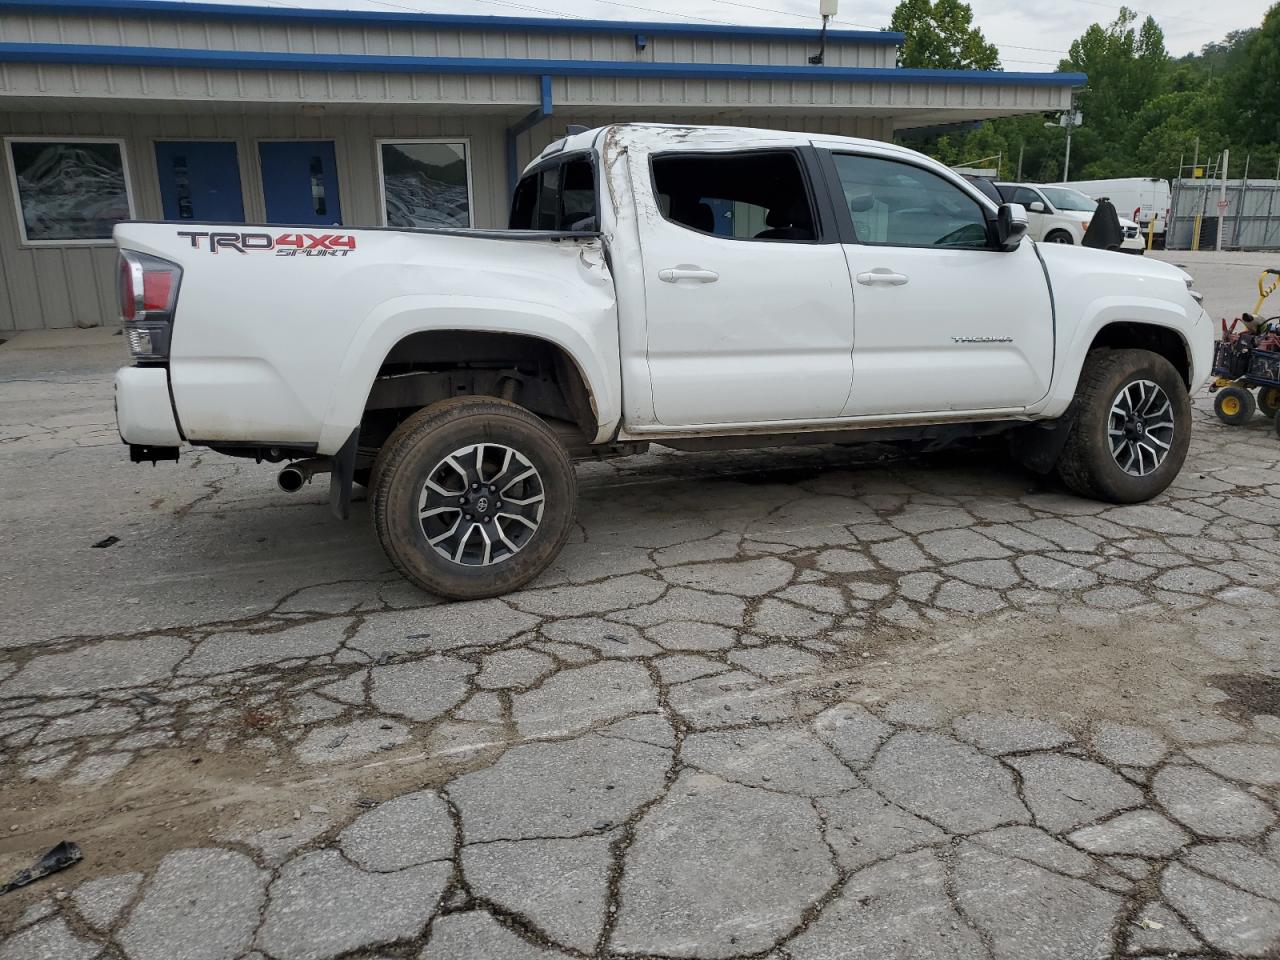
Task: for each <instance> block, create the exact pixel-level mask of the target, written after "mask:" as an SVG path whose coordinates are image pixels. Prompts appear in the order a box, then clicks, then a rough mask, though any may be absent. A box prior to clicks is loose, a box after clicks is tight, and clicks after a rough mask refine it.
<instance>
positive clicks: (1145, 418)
mask: <svg viewBox="0 0 1280 960" xmlns="http://www.w3.org/2000/svg"><path fill="white" fill-rule="evenodd" d="M1075 408H1076V409H1075V422H1074V423H1073V424H1072V426H1071V432H1070V433H1069V434H1068V435H1067V442H1066V445H1065V446H1064V447H1063V450H1062V454H1061V455H1060V456H1059V458H1058V463H1057V470H1058V476H1060V477H1061V478H1062V481H1063V483H1065V484H1066V485H1067V486H1068V487H1070V488H1071V489H1072V490H1073V491H1075V492H1076V493H1078V494H1080V495H1081V496H1083V497H1090V498H1092V499H1094V500H1103V501H1106V502H1108V503H1140V502H1142V501H1144V500H1150V499H1151V498H1152V497H1154V496H1155V495H1156V494H1158V493H1160V492H1161V491H1162V490H1164V489H1165V487H1167V486H1168V485H1169V484H1170V483H1171V482H1172V480H1173V478H1174V477H1176V476H1177V475H1178V471H1179V470H1181V469H1182V463H1183V461H1184V460H1186V457H1187V446H1188V444H1189V443H1190V441H1191V398H1190V397H1189V396H1188V394H1187V385H1186V383H1185V382H1184V381H1183V379H1182V376H1181V375H1180V374H1179V373H1178V371H1177V370H1175V369H1174V367H1173V364H1171V363H1169V361H1168V360H1166V359H1165V358H1164V357H1162V356H1160V355H1159V354H1155V353H1152V352H1150V351H1149V350H1095V351H1093V352H1091V353H1090V354H1089V356H1088V357H1087V358H1086V359H1085V364H1084V369H1083V370H1082V371H1081V373H1080V382H1079V384H1078V385H1077V387H1076V401H1075Z"/></svg>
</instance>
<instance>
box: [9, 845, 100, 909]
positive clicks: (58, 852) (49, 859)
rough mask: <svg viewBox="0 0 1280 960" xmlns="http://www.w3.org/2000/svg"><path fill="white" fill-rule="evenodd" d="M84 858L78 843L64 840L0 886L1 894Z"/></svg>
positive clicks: (65, 867)
mask: <svg viewBox="0 0 1280 960" xmlns="http://www.w3.org/2000/svg"><path fill="white" fill-rule="evenodd" d="M83 859H84V854H83V853H81V852H80V847H79V845H78V844H75V843H72V842H71V841H70V840H63V841H62V842H61V843H60V844H58V845H57V846H56V847H54V848H53V849H52V850H50V851H49V852H48V853H46V854H45V855H44V856H43V857H41V858H40V859H39V860H37V861H36V862H35V863H34V864H33V865H32V866H30V867H27V868H26V869H24V870H19V871H18V872H17V873H15V874H14V875H13V879H12V880H10V881H9V882H8V883H6V884H5V885H4V886H3V887H0V896H3V895H4V894H6V893H10V892H12V891H14V890H17V889H18V888H19V887H25V886H26V885H27V884H29V883H34V882H35V881H37V880H39V879H41V878H42V877H47V876H48V875H49V874H51V873H57V872H58V871H59V870H65V869H67V867H69V866H71V865H72V864H76V863H79V862H80V861H81V860H83Z"/></svg>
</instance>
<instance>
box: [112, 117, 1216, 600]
mask: <svg viewBox="0 0 1280 960" xmlns="http://www.w3.org/2000/svg"><path fill="white" fill-rule="evenodd" d="M510 228H511V229H510V230H505V231H489V230H447V229H440V230H401V229H348V228H344V227H333V228H326V229H320V230H317V229H316V228H314V227H281V226H245V225H242V224H236V225H226V224H195V223H190V222H181V223H173V222H169V223H139V222H130V223H123V224H120V225H119V226H117V227H116V231H115V240H116V243H117V245H118V246H119V248H120V291H121V308H122V313H123V324H124V329H125V332H126V334H127V338H128V343H129V348H130V350H131V352H132V356H133V361H134V362H133V365H131V366H128V367H125V368H123V369H121V370H120V371H119V373H118V374H117V377H116V410H117V419H118V422H119V427H120V434H121V437H122V438H123V440H124V441H125V443H127V444H129V446H130V452H131V456H132V457H133V459H134V460H136V461H155V460H157V459H177V456H178V453H179V448H180V446H181V445H182V444H183V443H184V442H185V443H189V444H197V445H201V446H205V447H208V448H210V449H213V450H215V451H218V452H220V453H226V454H230V455H233V456H241V457H252V458H256V459H258V460H267V461H271V462H285V461H288V462H289V465H288V466H286V467H285V468H284V470H282V471H281V474H280V484H281V486H282V487H283V488H285V489H287V490H288V489H297V488H298V487H300V486H301V485H302V484H303V483H304V482H305V481H306V480H307V479H308V478H309V477H310V476H312V475H313V474H317V473H328V474H330V486H329V489H330V502H331V504H332V506H333V507H334V509H335V512H337V513H338V515H339V516H346V515H347V510H348V503H349V500H350V496H351V489H352V484H353V483H359V484H363V485H364V486H366V487H367V488H368V490H369V502H370V510H371V514H372V519H373V523H374V526H375V529H376V531H377V535H378V537H379V539H380V541H381V543H382V545H383V547H384V548H385V550H386V552H387V554H388V555H389V556H390V558H391V560H392V561H393V562H394V564H395V565H396V567H397V568H398V569H399V570H400V571H402V572H403V573H404V575H405V576H406V577H408V578H409V579H410V580H412V581H414V582H415V583H417V584H419V585H421V586H422V587H424V588H426V589H428V590H431V591H434V592H436V593H440V594H443V595H446V596H449V597H455V598H474V597H483V596H492V595H496V594H501V593H503V592H506V591H509V590H512V589H515V588H517V587H519V586H521V585H522V584H524V583H526V582H527V581H529V580H530V579H531V578H533V577H535V576H536V575H537V574H538V573H539V572H540V571H542V570H543V569H545V568H546V567H547V565H548V564H549V563H550V562H551V561H552V559H553V558H554V557H555V556H556V554H557V552H558V551H559V550H560V548H561V547H562V545H563V544H564V542H565V539H566V537H567V536H568V534H569V531H570V526H571V523H572V518H573V514H574V506H575V504H574V501H575V492H576V490H575V480H574V471H573V466H572V464H573V461H574V459H576V458H585V457H601V456H617V455H622V454H626V453H632V452H636V451H639V450H643V449H646V448H647V445H648V444H649V443H650V442H657V443H661V444H664V445H666V446H669V447H675V448H679V449H686V450H687V449H710V448H728V447H745V446H780V445H784V444H787V443H796V442H804V443H813V442H815V441H821V440H828V441H832V442H841V443H847V442H855V441H858V440H863V439H876V440H880V439H885V440H901V439H923V440H927V441H931V442H933V443H934V444H941V443H945V442H949V441H951V440H953V439H956V438H960V437H965V436H975V435H986V434H995V433H1000V432H1009V433H1010V434H1011V436H1012V437H1013V438H1014V439H1015V442H1014V443H1013V444H1012V446H1013V448H1014V449H1015V450H1016V452H1017V453H1018V454H1019V455H1020V456H1021V457H1022V459H1023V460H1024V461H1025V462H1027V463H1028V464H1029V465H1030V466H1033V467H1035V468H1037V469H1039V470H1041V471H1042V472H1048V471H1049V470H1050V469H1054V468H1056V470H1057V472H1058V474H1059V475H1060V477H1061V478H1062V480H1063V481H1064V482H1065V483H1066V485H1067V486H1068V487H1070V488H1071V489H1072V490H1074V491H1076V492H1078V493H1079V494H1081V495H1083V496H1088V497H1095V498H1099V499H1102V500H1107V501H1112V502H1117V503H1128V502H1135V501H1141V500H1145V499H1148V498H1150V497H1153V496H1155V495H1156V494H1158V493H1159V492H1160V491H1162V490H1163V489H1164V488H1165V487H1166V486H1167V485H1168V484H1169V482H1170V481H1171V480H1172V479H1173V477H1174V476H1175V475H1176V474H1177V472H1178V470H1179V469H1180V468H1181V466H1182V462H1183V459H1184V457H1185V455H1186V452H1187V444H1188V441H1189V439H1190V431H1191V407H1190V400H1189V394H1190V392H1191V390H1192V389H1194V388H1196V387H1198V386H1199V385H1200V384H1201V382H1202V381H1203V380H1204V379H1205V378H1206V377H1207V376H1208V374H1209V369H1210V364H1211V356H1212V346H1213V333H1212V327H1211V324H1210V322H1209V319H1208V317H1207V316H1206V315H1205V313H1204V311H1203V310H1202V309H1201V307H1200V304H1199V296H1198V295H1197V294H1196V293H1195V292H1194V291H1193V290H1192V285H1191V278H1190V277H1189V276H1188V275H1187V274H1186V273H1184V272H1183V271H1181V270H1179V269H1177V268H1175V267H1173V266H1170V265H1167V264H1164V263H1158V262H1144V261H1142V260H1138V259H1137V258H1130V257H1118V256H1115V255H1114V254H1110V253H1106V252H1100V251H1095V250H1089V249H1080V248H1078V247H1067V246H1058V245H1049V244H1044V245H1041V244H1036V243H1034V242H1032V241H1030V240H1029V239H1026V238H1025V237H1024V235H1023V234H1024V232H1025V230H1026V215H1025V212H1024V211H1023V209H1022V208H1021V207H1020V206H1018V205H1016V204H1005V205H1003V206H999V207H997V206H996V205H995V204H993V203H992V202H991V201H989V200H988V199H986V198H985V197H984V196H983V195H982V194H981V193H980V192H978V191H977V189H976V188H974V187H973V186H971V185H970V184H969V183H968V182H966V181H965V180H964V179H962V178H961V177H959V176H958V175H956V174H953V173H952V172H951V171H949V170H948V169H947V168H946V167H944V166H941V165H940V164H938V163H935V162H934V161H932V160H930V159H929V158H927V157H924V156H922V155H920V154H918V153H915V152H913V151H910V150H905V149H902V148H900V147H896V146H893V145H890V144H887V143H881V142H874V141H866V140H855V139H848V138H842V137H832V136H823V135H811V134H800V133H781V132H772V131H763V130H748V129H733V128H723V127H719V128H716V127H682V126H663V125H653V124H636V125H630V124H628V125H617V126H609V127H604V128H601V129H597V130H591V131H581V130H578V131H571V132H570V135H568V136H566V137H565V138H563V139H561V140H558V141H556V142H555V143H553V144H552V145H551V146H549V147H547V149H546V150H544V151H543V152H542V154H541V156H539V157H538V158H537V159H536V160H535V161H534V163H532V164H531V165H530V166H529V167H528V169H527V170H526V171H525V173H524V176H523V179H521V180H520V182H519V186H518V188H517V190H516V194H515V198H514V201H513V204H512V211H511V220H510Z"/></svg>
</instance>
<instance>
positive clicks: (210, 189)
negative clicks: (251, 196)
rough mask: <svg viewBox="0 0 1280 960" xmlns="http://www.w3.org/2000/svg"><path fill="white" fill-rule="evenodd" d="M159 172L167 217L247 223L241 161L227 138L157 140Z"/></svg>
mask: <svg viewBox="0 0 1280 960" xmlns="http://www.w3.org/2000/svg"><path fill="white" fill-rule="evenodd" d="M156 175H157V177H158V178H159V181H160V203H161V206H162V207H163V208H164V218H165V219H166V220H195V221H200V222H202V223H244V199H243V197H242V196H241V193H240V163H239V159H238V158H237V156H236V145H235V144H234V143H232V142H230V141H228V140H158V141H156Z"/></svg>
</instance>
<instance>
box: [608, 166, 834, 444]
mask: <svg viewBox="0 0 1280 960" xmlns="http://www.w3.org/2000/svg"><path fill="white" fill-rule="evenodd" d="M649 160H650V158H649V157H641V156H640V155H639V154H637V155H636V156H635V157H634V158H633V173H632V178H633V182H634V183H635V184H636V191H637V194H640V192H641V191H644V192H645V193H648V194H649V195H648V197H647V198H645V199H642V200H641V201H640V204H639V206H640V209H641V211H642V213H641V216H640V250H641V257H642V260H643V270H644V284H645V314H646V322H647V326H648V333H647V336H648V344H647V349H648V354H647V358H648V366H649V375H650V383H651V388H652V396H653V404H654V413H655V415H656V417H657V420H658V422H659V423H662V424H665V425H668V426H696V425H699V424H725V423H756V422H763V421H811V420H829V419H831V418H833V417H836V416H838V415H839V413H840V410H841V408H842V407H843V406H844V404H845V400H846V399H847V397H848V395H849V383H850V376H851V372H852V363H851V360H850V350H851V348H852V345H853V295H852V291H851V290H850V287H849V273H848V269H847V267H846V266H845V262H844V256H843V254H842V252H841V250H840V245H839V244H838V243H836V242H832V241H834V240H835V237H824V236H820V235H819V231H818V227H817V220H816V218H815V216H814V208H813V203H812V198H811V196H810V192H809V189H808V185H807V182H806V179H805V176H804V174H803V172H802V167H801V165H800V162H799V156H798V155H797V154H796V153H795V152H794V151H790V150H762V151H755V152H749V153H741V152H739V153H733V154H723V153H709V152H689V153H664V154H661V155H658V156H654V157H652V164H650V163H649V162H648V161H649Z"/></svg>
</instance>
